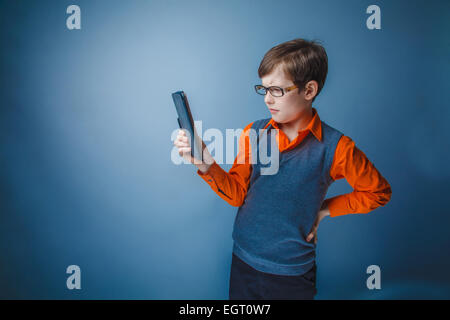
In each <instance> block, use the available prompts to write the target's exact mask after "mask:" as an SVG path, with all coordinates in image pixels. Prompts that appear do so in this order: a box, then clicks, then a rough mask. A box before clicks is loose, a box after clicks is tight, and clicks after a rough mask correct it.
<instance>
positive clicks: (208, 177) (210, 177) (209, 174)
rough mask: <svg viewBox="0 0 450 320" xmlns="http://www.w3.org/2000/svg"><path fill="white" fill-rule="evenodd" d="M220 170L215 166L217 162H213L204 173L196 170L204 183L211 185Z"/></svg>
mask: <svg viewBox="0 0 450 320" xmlns="http://www.w3.org/2000/svg"><path fill="white" fill-rule="evenodd" d="M221 169H222V168H221V167H220V166H219V165H218V164H217V162H215V161H214V162H213V164H211V166H210V167H209V169H208V171H206V172H205V173H203V172H201V171H200V169H198V170H197V174H198V175H199V176H200V177H201V178H202V179H203V180H205V182H206V183H208V184H210V185H211V184H212V183H214V176H217V173H218V171H220V170H221Z"/></svg>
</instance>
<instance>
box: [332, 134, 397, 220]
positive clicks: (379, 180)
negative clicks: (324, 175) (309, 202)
mask: <svg viewBox="0 0 450 320" xmlns="http://www.w3.org/2000/svg"><path fill="white" fill-rule="evenodd" d="M330 176H331V178H333V179H334V180H338V179H342V178H345V179H346V180H347V182H348V183H349V184H350V185H351V186H352V187H353V191H352V192H351V193H347V194H343V195H338V196H335V197H332V198H329V199H327V200H326V201H327V202H328V209H329V210H330V216H331V217H336V216H341V215H345V214H349V213H368V212H370V211H372V210H374V209H376V208H378V207H379V206H384V205H385V204H386V203H388V202H389V200H390V199H391V194H392V191H391V186H390V185H389V183H388V182H387V181H386V179H385V178H383V176H382V175H381V174H380V172H378V170H377V169H376V168H375V166H374V165H373V164H372V163H371V162H370V161H369V159H367V157H366V155H365V154H364V153H363V152H362V151H361V150H359V149H358V148H357V147H356V145H355V142H354V141H353V140H352V139H350V138H349V137H347V136H342V137H341V139H340V140H339V143H338V145H337V147H336V151H335V155H334V159H333V164H332V166H331V170H330Z"/></svg>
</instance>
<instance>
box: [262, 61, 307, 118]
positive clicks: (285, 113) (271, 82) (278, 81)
mask: <svg viewBox="0 0 450 320" xmlns="http://www.w3.org/2000/svg"><path fill="white" fill-rule="evenodd" d="M261 80H262V85H263V86H265V87H270V86H277V87H281V88H283V89H284V88H287V87H290V86H293V85H294V82H293V81H292V79H291V78H290V77H289V75H288V74H286V73H285V72H284V71H283V69H282V65H281V64H280V65H278V66H276V67H275V68H274V70H273V71H272V72H271V73H270V74H268V75H265V76H264V77H262V78H261ZM264 102H265V103H266V105H267V107H269V111H270V113H271V114H272V118H273V120H274V121H276V122H277V123H288V122H291V121H295V120H297V119H298V118H300V117H301V116H302V115H303V114H305V111H307V110H308V108H310V103H308V101H307V100H305V97H304V95H303V93H301V94H299V89H298V88H296V89H294V90H291V91H289V92H286V91H285V92H284V95H283V96H282V97H273V96H272V95H271V94H270V92H267V94H266V95H265V96H264ZM309 102H310V100H309ZM271 109H274V110H271Z"/></svg>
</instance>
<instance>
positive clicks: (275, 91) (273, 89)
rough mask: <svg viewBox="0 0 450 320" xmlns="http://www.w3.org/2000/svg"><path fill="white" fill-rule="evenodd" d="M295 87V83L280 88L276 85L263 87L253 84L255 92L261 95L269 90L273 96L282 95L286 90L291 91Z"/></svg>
mask: <svg viewBox="0 0 450 320" xmlns="http://www.w3.org/2000/svg"><path fill="white" fill-rule="evenodd" d="M296 88H298V87H297V85H293V86H290V87H287V88H281V87H277V86H271V87H264V86H262V85H260V84H257V85H256V86H255V91H256V93H257V94H260V95H262V96H265V95H266V94H267V92H270V94H271V95H272V96H273V97H282V96H284V94H285V93H286V92H289V91H292V90H294V89H296Z"/></svg>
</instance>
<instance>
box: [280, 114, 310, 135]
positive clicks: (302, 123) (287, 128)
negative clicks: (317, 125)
mask: <svg viewBox="0 0 450 320" xmlns="http://www.w3.org/2000/svg"><path fill="white" fill-rule="evenodd" d="M312 118H313V111H312V108H307V109H306V110H304V111H303V112H302V113H301V114H300V115H299V116H298V117H297V118H296V119H294V120H292V121H290V122H287V123H282V124H280V129H281V130H283V131H284V132H290V133H297V132H298V131H300V130H304V129H305V128H306V127H307V126H308V124H309V123H310V122H311V120H312Z"/></svg>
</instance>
